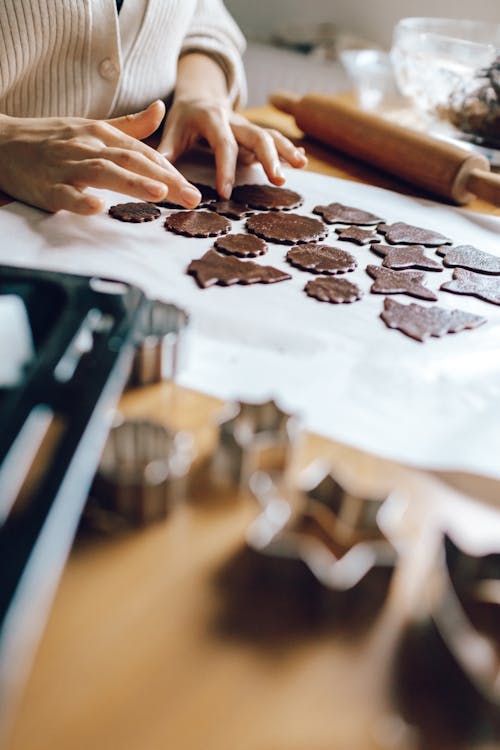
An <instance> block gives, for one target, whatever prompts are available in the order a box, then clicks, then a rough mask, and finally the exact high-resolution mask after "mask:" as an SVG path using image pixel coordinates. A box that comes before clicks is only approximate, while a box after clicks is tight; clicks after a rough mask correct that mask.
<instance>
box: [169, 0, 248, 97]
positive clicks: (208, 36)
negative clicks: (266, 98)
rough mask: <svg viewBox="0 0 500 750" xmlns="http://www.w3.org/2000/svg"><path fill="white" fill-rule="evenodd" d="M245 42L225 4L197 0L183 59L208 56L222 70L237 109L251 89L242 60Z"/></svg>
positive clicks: (185, 40)
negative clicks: (199, 54) (194, 54)
mask: <svg viewBox="0 0 500 750" xmlns="http://www.w3.org/2000/svg"><path fill="white" fill-rule="evenodd" d="M245 46H246V43H245V39H244V37H243V34H242V33H241V31H240V29H239V28H238V26H237V24H236V22H235V21H234V20H233V18H232V17H231V16H230V14H229V12H228V11H227V10H226V8H225V6H224V3H223V2H222V0H197V2H196V10H195V12H194V13H193V18H192V20H191V24H190V26H189V28H188V31H187V33H186V36H185V37H184V41H183V44H182V48H181V55H185V54H186V53H188V52H204V53H206V54H208V55H210V57H212V58H214V59H215V60H216V61H217V63H218V64H219V65H220V66H221V68H222V70H223V71H224V74H225V76H226V80H227V86H228V91H229V97H230V100H231V102H232V103H233V104H234V105H235V106H237V105H239V106H243V105H244V104H245V102H246V96H247V89H246V79H245V71H244V68H243V62H242V59H241V56H242V54H243V52H244V51H245Z"/></svg>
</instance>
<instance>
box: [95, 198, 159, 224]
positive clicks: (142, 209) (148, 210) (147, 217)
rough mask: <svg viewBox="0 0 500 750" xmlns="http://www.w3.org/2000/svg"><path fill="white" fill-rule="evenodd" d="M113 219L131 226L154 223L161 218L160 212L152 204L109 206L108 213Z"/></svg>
mask: <svg viewBox="0 0 500 750" xmlns="http://www.w3.org/2000/svg"><path fill="white" fill-rule="evenodd" d="M108 213H109V215H110V216H112V217H113V219H118V221H128V222H130V223H131V224H142V223H144V222H145V221H154V220H155V219H158V218H159V216H161V211H160V209H159V208H156V206H153V204H152V203H136V202H134V203H118V204H117V205H116V206H111V208H110V209H109V211H108Z"/></svg>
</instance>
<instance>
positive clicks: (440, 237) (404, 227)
mask: <svg viewBox="0 0 500 750" xmlns="http://www.w3.org/2000/svg"><path fill="white" fill-rule="evenodd" d="M377 232H379V234H383V235H385V239H386V241H387V242H388V243H389V244H390V245H424V247H439V246H440V245H451V240H450V239H449V238H448V237H445V236H444V234H441V233H440V232H435V231H434V230H432V229H424V228H423V227H415V226H413V225H412V224H405V222H404V221H397V222H396V223H395V224H379V225H378V227H377Z"/></svg>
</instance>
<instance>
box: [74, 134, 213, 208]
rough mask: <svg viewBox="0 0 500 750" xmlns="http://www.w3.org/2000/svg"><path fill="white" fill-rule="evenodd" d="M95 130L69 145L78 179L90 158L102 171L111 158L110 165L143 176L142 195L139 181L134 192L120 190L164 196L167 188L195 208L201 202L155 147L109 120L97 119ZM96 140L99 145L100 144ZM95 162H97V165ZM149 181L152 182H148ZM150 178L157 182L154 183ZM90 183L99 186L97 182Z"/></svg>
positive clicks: (172, 195) (149, 197) (143, 196)
mask: <svg viewBox="0 0 500 750" xmlns="http://www.w3.org/2000/svg"><path fill="white" fill-rule="evenodd" d="M92 133H93V135H92V138H91V140H90V141H86V140H85V139H82V138H80V139H76V140H74V141H73V143H72V144H70V145H69V146H68V147H67V154H68V157H69V158H72V159H73V162H72V166H71V176H72V177H73V175H74V174H76V175H77V179H78V180H81V179H82V174H83V175H85V171H84V166H83V165H85V164H88V162H91V167H90V169H94V170H98V171H100V172H103V171H106V169H105V168H106V165H105V164H103V163H102V162H108V163H109V164H110V165H111V164H116V165H117V166H119V167H122V169H123V170H127V171H129V172H130V173H131V176H137V175H140V176H141V177H143V178H144V183H143V186H144V190H143V191H142V193H141V194H140V195H137V187H138V183H137V181H135V182H134V187H133V192H130V190H129V189H125V190H121V192H125V193H127V194H128V195H134V196H136V197H139V198H141V199H142V200H162V199H163V198H164V197H165V195H166V193H167V190H168V194H169V198H170V199H171V200H172V201H173V202H174V203H179V204H180V205H182V206H185V207H186V208H195V207H196V206H197V205H198V203H199V202H200V200H201V194H200V192H199V190H197V189H196V188H195V187H194V186H193V185H191V184H190V183H189V182H188V180H186V178H185V177H184V176H183V175H182V174H181V173H180V172H179V171H178V170H177V169H175V167H174V166H172V164H170V163H169V161H168V160H167V159H166V158H165V157H164V156H162V155H161V154H159V153H158V152H157V151H155V150H154V149H152V148H150V147H149V146H146V144H144V143H141V142H140V141H138V140H137V139H135V138H132V137H130V136H128V135H126V134H125V133H122V132H121V131H119V130H117V129H116V128H114V127H112V126H111V125H109V124H108V123H94V124H93V125H92ZM95 143H98V144H99V146H98V147H97V146H96V145H95ZM103 146H104V148H103ZM95 162H98V164H97V165H96V164H95ZM82 170H83V171H82ZM113 174H115V175H116V171H113ZM148 181H149V183H150V184H147V183H148ZM151 182H153V183H155V184H154V185H152V184H151ZM87 184H89V185H90V184H92V185H94V186H96V187H97V185H95V183H87ZM111 189H113V188H111ZM116 189H117V190H118V189H119V188H116ZM144 191H146V192H144ZM148 191H149V192H148Z"/></svg>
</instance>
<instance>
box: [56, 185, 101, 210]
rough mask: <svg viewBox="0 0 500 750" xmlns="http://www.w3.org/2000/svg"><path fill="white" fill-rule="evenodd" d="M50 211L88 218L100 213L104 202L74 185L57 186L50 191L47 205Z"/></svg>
mask: <svg viewBox="0 0 500 750" xmlns="http://www.w3.org/2000/svg"><path fill="white" fill-rule="evenodd" d="M42 208H46V209H47V210H48V211H52V212H53V213H55V212H56V211H62V210H63V209H64V210H66V211H72V212H73V213H75V214H81V215H83V216H88V215H90V214H97V213H100V212H101V211H102V210H103V208H104V201H103V200H102V199H101V198H97V196H95V195H87V194H86V193H84V192H82V190H79V189H78V188H76V187H74V186H73V185H63V184H57V185H53V186H52V187H51V188H50V190H49V191H48V195H47V200H46V205H45V206H42Z"/></svg>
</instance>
